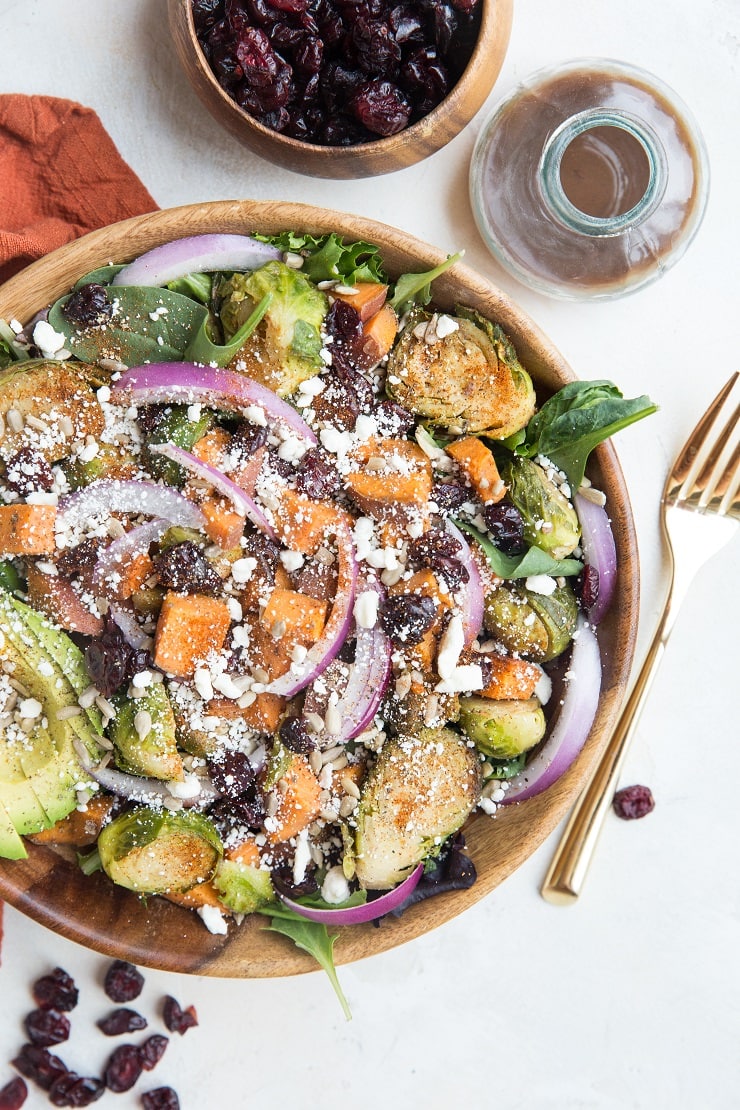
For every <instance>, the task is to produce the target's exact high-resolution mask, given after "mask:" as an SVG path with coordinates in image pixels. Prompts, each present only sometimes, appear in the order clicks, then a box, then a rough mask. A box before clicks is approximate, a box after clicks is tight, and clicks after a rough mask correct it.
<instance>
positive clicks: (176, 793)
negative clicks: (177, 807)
mask: <svg viewBox="0 0 740 1110" xmlns="http://www.w3.org/2000/svg"><path fill="white" fill-rule="evenodd" d="M167 789H168V790H169V792H170V794H171V795H172V796H173V798H182V799H183V801H186V800H187V799H189V798H197V797H198V795H199V794H200V790H201V786H200V779H199V778H198V776H197V775H193V774H186V775H185V778H184V779H183V781H182V782H177V781H176V780H174V779H173V780H172V781H171V782H168V783H167Z"/></svg>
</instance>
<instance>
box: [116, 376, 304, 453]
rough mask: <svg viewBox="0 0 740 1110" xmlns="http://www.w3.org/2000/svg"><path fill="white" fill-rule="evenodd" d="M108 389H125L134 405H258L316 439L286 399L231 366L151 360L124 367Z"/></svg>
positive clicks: (238, 409) (245, 407)
mask: <svg viewBox="0 0 740 1110" xmlns="http://www.w3.org/2000/svg"><path fill="white" fill-rule="evenodd" d="M111 392H112V393H113V394H114V395H116V394H121V393H126V394H127V395H128V397H129V398H130V400H131V402H132V403H133V404H134V405H137V404H142V405H153V404H159V403H160V402H170V403H172V404H176V403H180V404H188V405H192V404H202V405H206V407H208V408H223V409H228V410H232V411H235V412H241V413H243V414H244V413H245V412H246V410H249V409H250V408H252V407H253V406H257V407H258V408H260V409H262V410H263V411H264V412H265V413H266V414H267V415H268V416H270V417H272V418H273V420H277V421H278V422H279V423H280V424H284V425H285V426H286V427H288V428H290V430H291V431H292V432H294V434H295V435H297V436H298V438H299V439H302V440H305V442H306V443H310V444H312V445H315V444H316V442H317V440H316V436H315V435H314V433H313V432H312V431H311V429H310V428H309V426H308V424H307V423H306V421H305V420H304V419H303V417H301V416H299V415H298V413H297V412H296V410H295V409H294V408H292V406H291V405H289V404H288V403H287V401H283V400H282V398H281V397H278V395H277V393H273V391H272V390H271V389H267V388H266V386H264V385H260V384H259V383H258V382H255V381H252V379H251V378H248V377H247V376H246V375H245V374H237V373H236V372H235V371H234V370H223V369H221V368H219V367H214V366H199V365H198V364H197V363H195V362H153V363H151V365H145V366H133V367H132V368H131V369H130V370H127V371H126V372H125V373H124V374H122V375H121V377H120V378H119V379H118V381H117V382H114V383H113V385H112V387H111Z"/></svg>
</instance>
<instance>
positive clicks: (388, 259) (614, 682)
mask: <svg viewBox="0 0 740 1110" xmlns="http://www.w3.org/2000/svg"><path fill="white" fill-rule="evenodd" d="M284 229H294V230H304V231H309V232H311V233H313V234H323V233H326V232H330V231H337V232H338V233H339V234H341V235H343V236H344V237H345V238H347V239H349V240H352V239H366V240H369V241H370V242H372V243H375V244H377V245H378V246H379V247H380V249H381V252H382V255H383V259H384V262H385V265H386V267H387V269H388V271H389V272H390V273H391V274H393V275H397V274H399V273H401V272H404V271H410V270H418V271H424V270H428V269H430V268H432V267H433V266H437V265H438V264H439V263H440V262H441V261H443V259H444V257H445V256H444V254H443V252H442V251H440V250H438V249H436V248H435V247H431V246H428V245H427V244H425V243H423V242H421V241H420V240H418V239H415V238H413V237H412V236H410V235H407V234H405V233H404V232H403V231H400V230H398V229H396V228H393V227H388V226H387V225H385V224H381V223H376V222H375V221H373V220H369V219H365V218H363V217H360V216H353V215H347V214H342V213H337V212H332V211H329V210H326V209H322V208H314V207H308V206H306V205H300V204H289V203H279V202H275V203H270V202H263V201H224V202H217V203H211V204H197V205H188V206H185V207H182V208H174V209H170V210H167V211H163V212H153V213H151V214H150V215H146V216H138V217H136V218H134V219H131V220H125V221H124V222H122V223H118V224H114V225H113V226H111V227H107V228H103V229H101V230H99V231H93V232H91V233H90V234H89V235H85V236H84V237H83V238H81V239H78V240H77V241H76V242H73V243H70V244H68V245H67V246H64V247H61V248H60V249H59V250H56V251H54V252H53V253H52V254H50V255H48V256H47V257H46V258H43V259H41V260H40V261H38V262H35V263H33V264H32V265H31V266H29V267H28V268H27V269H25V270H24V271H23V272H22V273H20V274H18V275H17V276H16V277H14V278H11V280H10V281H8V282H7V283H6V284H5V285H3V286H2V287H0V317H2V318H4V319H6V320H7V319H13V318H14V319H18V320H21V321H22V322H25V321H28V320H29V319H30V318H31V317H32V316H33V315H34V314H35V313H36V312H38V311H39V310H41V309H43V308H44V307H45V306H46V305H48V304H49V303H50V302H51V301H53V300H54V299H55V298H57V297H59V296H61V295H62V294H64V293H65V292H67V291H68V290H69V288H70V287H71V286H72V284H73V283H74V282H75V281H76V280H77V278H79V277H80V276H81V275H83V274H85V273H87V272H88V271H90V270H93V269H95V268H96V267H98V266H102V265H104V264H106V263H108V262H109V261H110V260H115V261H117V262H126V261H129V260H130V259H132V258H134V257H136V256H137V255H140V254H142V253H143V252H144V251H146V250H149V249H151V248H152V247H155V246H158V245H159V244H161V243H165V242H167V241H169V240H171V239H176V238H179V237H182V236H186V235H197V234H205V233H211V232H232V233H250V232H253V231H261V232H266V233H271V232H277V231H280V230H284ZM434 299H435V301H436V302H437V303H438V304H439V305H440V306H441V307H444V308H451V307H452V306H453V305H454V303H455V302H462V303H464V304H466V305H469V306H471V307H473V308H475V309H476V310H477V311H479V312H481V313H482V314H484V315H485V316H487V317H489V318H491V319H493V320H495V321H497V322H498V323H500V324H501V325H502V326H503V328H504V329H505V330H506V332H507V333H508V334H509V335H510V337H511V339H512V340H513V342H514V344H515V346H516V348H517V351H518V354H519V357H520V359H521V361H522V363H523V364H524V366H525V367H527V369H528V370H529V371H530V372H531V374H532V376H533V378H534V380H535V384H536V386H537V388H538V392H539V395H540V398H542V397H544V396H545V395H546V394H548V393H549V392H551V391H553V390H555V389H557V388H559V387H560V386H562V385H563V384H565V383H566V382H568V381H572V380H573V378H574V375H573V373H572V371H571V370H570V368H569V366H568V365H567V363H566V362H565V361H564V360H563V358H562V356H561V355H560V354H559V353H558V351H557V350H556V349H555V348H554V347H553V346H552V344H551V343H550V342H549V341H548V339H547V338H546V337H545V336H544V335H543V334H542V332H540V330H539V329H538V327H537V326H536V325H535V324H534V323H533V322H532V320H531V319H530V318H529V317H528V316H527V315H526V314H525V313H524V312H523V311H522V310H521V309H520V308H518V307H517V305H516V304H514V302H513V301H511V300H510V299H509V297H508V296H507V295H506V294H505V293H504V292H502V291H501V290H500V289H498V288H497V287H496V286H495V285H493V284H491V282H489V281H487V280H486V279H485V278H483V277H481V276H480V275H479V274H477V273H475V272H474V271H473V270H470V269H468V268H467V267H466V266H463V265H460V264H457V265H455V266H454V267H453V268H452V269H451V270H450V271H448V272H447V273H446V274H444V275H443V276H442V277H441V278H438V279H437V281H436V282H435V284H434ZM589 474H590V477H591V479H592V481H593V482H594V483H595V484H596V485H597V486H598V487H599V488H601V489H603V490H604V492H605V493H606V495H607V506H608V509H609V514H610V517H611V520H612V526H613V529H614V535H615V540H616V546H617V555H618V566H619V573H618V581H617V587H616V594H615V597H614V600H613V603H612V606H611V610H610V612H609V614H608V615H607V616H606V617H605V619H604V621H603V622H602V624H601V625H600V627H599V642H600V646H601V655H602V666H603V686H602V694H601V699H600V702H599V708H598V712H597V715H596V719H595V721H594V725H593V727H592V729H591V733H590V735H589V739H588V741H587V743H586V745H585V747H584V749H583V751H582V752H581V754H580V755H579V756H578V758H577V759H576V761H575V762H574V764H573V765H572V766H571V768H570V770H569V771H568V772H567V773H566V774H565V775H563V776H562V778H560V779H559V780H558V781H557V782H556V783H554V784H553V785H552V786H551V787H550V788H549V789H547V790H545V791H544V792H543V793H541V794H539V795H537V796H536V797H534V798H531V799H530V800H528V801H525V802H522V803H519V804H514V805H511V806H508V807H503V809H499V811H498V813H497V814H496V816H495V817H493V818H492V817H489V816H486V815H485V814H483V813H481V812H480V811H478V813H477V815H475V816H473V817H472V818H471V819H470V820H469V821H468V823H467V825H466V826H465V837H466V840H467V846H468V852H469V854H470V855H471V857H472V859H473V861H474V863H475V866H476V868H477V871H478V880H477V882H476V883H475V884H474V885H473V886H472V887H471V888H470V889H468V890H464V891H456V892H453V893H449V894H442V895H438V896H437V897H434V898H430V899H428V900H426V901H424V902H422V903H420V904H418V905H415V906H412V907H411V908H410V909H408V910H407V911H406V912H405V913H404V914H403V916H402V917H400V918H398V919H393V920H386V921H383V923H382V925H381V926H380V928H376V927H374V926H373V925H357V926H351V927H345V928H344V929H342V930H341V937H340V939H339V941H338V943H337V945H336V957H337V962H338V963H340V964H341V963H349V962H351V961H353V960H358V959H361V958H363V957H365V956H371V955H374V954H375V953H378V952H383V951H385V950H386V949H389V948H393V947H395V946H396V945H399V944H403V943H405V942H406V941H409V940H412V939H413V938H414V937H417V936H420V935H421V934H422V933H426V932H428V931H429V930H431V929H433V928H435V927H436V926H437V925H441V924H442V923H443V922H445V921H449V920H450V919H451V918H453V917H456V916H457V915H458V914H460V913H462V912H463V911H464V910H465V909H467V908H468V906H471V905H473V904H474V903H475V902H477V901H478V900H479V899H480V898H483V897H484V896H485V895H487V894H489V893H490V892H491V891H492V890H493V889H494V888H495V887H497V886H498V885H499V883H501V882H503V880H504V879H505V878H506V877H507V876H508V875H510V874H511V873H512V872H513V871H515V870H516V868H517V867H519V866H520V864H522V863H523V862H524V860H526V859H527V858H528V857H529V856H530V855H531V854H532V853H533V852H534V851H535V849H536V848H538V847H539V845H540V844H542V842H543V841H544V840H545V838H546V837H547V836H548V835H549V834H550V833H551V832H552V830H553V829H554V828H555V826H556V825H557V824H558V822H559V821H560V820H561V819H562V818H563V816H564V815H565V813H566V811H567V810H568V808H569V807H570V806H571V805H572V803H573V802H574V800H575V798H576V796H577V795H578V793H579V792H580V790H581V788H582V787H583V785H584V784H585V782H586V780H587V778H588V776H589V773H590V772H591V770H592V768H593V767H594V765H595V763H596V761H597V759H598V757H599V755H600V753H601V751H602V749H603V747H604V746H605V743H606V740H607V737H608V736H609V733H610V731H611V729H612V726H613V725H614V723H615V721H616V718H617V715H618V711H619V707H620V703H621V701H622V698H623V695H624V693H625V687H626V684H627V680H628V675H629V670H630V665H631V662H632V656H633V653H634V647H635V637H636V631H637V618H638V603H639V574H638V560H637V545H636V538H635V532H634V525H633V521H632V515H631V510H630V503H629V498H628V495H627V490H626V488H625V483H624V478H623V476H622V471H621V469H620V466H619V463H618V461H617V457H616V454H615V452H614V449H613V447H612V446H611V445H610V444H602V445H601V446H600V447H598V448H597V449H596V451H595V452H594V454H593V455H592V457H591V462H590V465H589ZM27 847H28V853H29V855H28V859H26V860H18V861H12V862H11V861H0V897H2V898H5V899H6V900H7V901H8V902H10V903H11V904H12V905H13V906H15V907H16V908H17V909H19V910H21V911H22V912H23V913H25V914H28V916H29V917H32V918H34V919H35V920H36V921H38V922H40V923H41V924H43V925H46V926H48V927H49V928H51V929H53V930H54V931H55V932H57V933H61V934H62V935H63V936H65V937H67V938H69V939H71V940H74V941H77V942H78V943H80V944H83V945H86V946H88V947H90V948H93V949H96V950H97V951H99V952H102V953H104V954H106V955H109V956H113V957H116V958H122V959H128V960H131V961H133V962H134V963H138V964H143V965H148V966H150V967H157V968H162V969H165V970H170V971H179V972H191V973H197V974H200V975H217V976H230V977H246V978H253V977H255V978H259V977H268V976H276V975H294V974H298V973H301V972H305V971H311V970H314V969H315V966H316V965H315V964H314V963H313V961H312V960H311V959H310V957H308V956H306V955H304V954H303V953H301V952H299V951H298V950H297V949H296V948H295V947H294V946H293V945H292V944H291V942H290V941H288V940H287V939H286V938H284V937H280V936H278V935H276V934H274V933H271V932H268V931H267V930H266V929H265V927H264V926H265V923H266V919H265V918H262V917H259V916H254V917H252V918H248V919H246V920H245V921H244V923H243V924H242V925H241V926H239V927H237V926H235V925H232V926H231V927H230V929H229V935H228V936H226V937H223V936H213V935H212V934H211V933H209V932H208V931H207V930H206V929H205V927H204V926H203V923H202V922H201V920H200V918H199V917H198V916H197V915H196V914H195V913H193V912H192V911H189V910H186V909H183V908H181V907H179V906H176V905H174V904H173V903H171V902H167V901H166V900H165V899H164V898H149V899H148V900H147V901H146V902H145V901H144V900H142V899H139V898H138V897H137V896H136V895H134V894H132V893H130V892H128V891H127V890H125V889H123V888H122V887H116V886H114V885H113V883H111V882H110V881H109V880H108V879H107V878H106V877H105V876H104V875H102V874H95V875H92V876H91V877H86V876H85V875H83V873H82V872H81V871H80V870H79V868H78V867H77V865H76V863H75V862H74V860H73V859H71V858H65V857H64V856H63V855H61V854H60V852H57V851H54V850H52V849H51V848H49V847H47V846H42V845H40V844H34V843H32V842H30V841H28V842H27Z"/></svg>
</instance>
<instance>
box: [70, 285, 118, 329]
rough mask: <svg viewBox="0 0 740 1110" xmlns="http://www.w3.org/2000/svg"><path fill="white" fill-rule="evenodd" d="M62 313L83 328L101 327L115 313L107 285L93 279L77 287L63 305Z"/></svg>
mask: <svg viewBox="0 0 740 1110" xmlns="http://www.w3.org/2000/svg"><path fill="white" fill-rule="evenodd" d="M62 315H64V316H66V317H67V319H68V320H71V321H72V323H73V324H79V325H80V327H83V328H94V327H100V325H101V324H105V323H107V321H108V320H109V319H110V318H111V316H112V315H113V305H112V304H111V302H110V300H109V299H108V291H107V290H106V288H105V286H104V285H99V284H98V282H96V281H91V282H89V283H88V284H87V285H83V286H82V288H81V289H77V290H76V291H75V292H74V293H73V294H72V295H71V297H70V298H69V300H68V301H67V302H66V304H64V305H62Z"/></svg>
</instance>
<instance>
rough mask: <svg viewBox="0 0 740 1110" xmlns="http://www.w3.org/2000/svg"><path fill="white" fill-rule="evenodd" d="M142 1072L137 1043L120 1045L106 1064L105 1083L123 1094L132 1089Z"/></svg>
mask: <svg viewBox="0 0 740 1110" xmlns="http://www.w3.org/2000/svg"><path fill="white" fill-rule="evenodd" d="M141 1072H142V1067H141V1059H140V1057H139V1050H138V1048H137V1047H136V1045H133V1044H122V1045H119V1047H118V1048H116V1049H114V1051H113V1052H112V1054H111V1057H110V1059H109V1060H108V1063H107V1064H106V1065H105V1085H106V1087H107V1088H108V1090H109V1091H113V1092H114V1093H115V1094H122V1093H123V1092H124V1091H130V1090H131V1088H132V1087H133V1085H134V1084H135V1083H136V1081H137V1079H138V1078H139V1076H140V1075H141Z"/></svg>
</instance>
